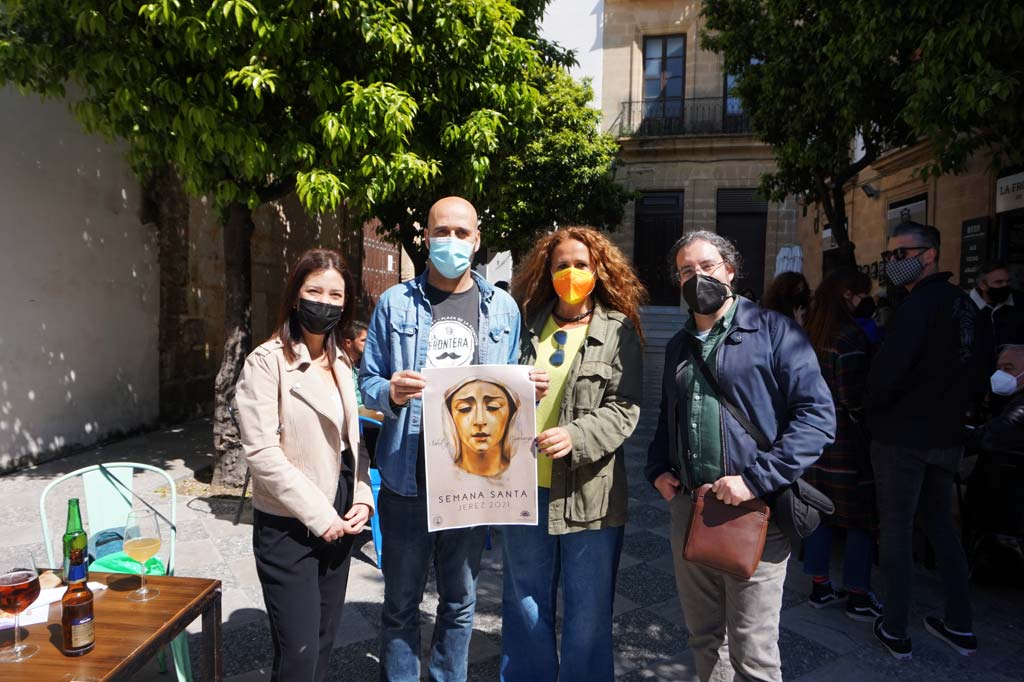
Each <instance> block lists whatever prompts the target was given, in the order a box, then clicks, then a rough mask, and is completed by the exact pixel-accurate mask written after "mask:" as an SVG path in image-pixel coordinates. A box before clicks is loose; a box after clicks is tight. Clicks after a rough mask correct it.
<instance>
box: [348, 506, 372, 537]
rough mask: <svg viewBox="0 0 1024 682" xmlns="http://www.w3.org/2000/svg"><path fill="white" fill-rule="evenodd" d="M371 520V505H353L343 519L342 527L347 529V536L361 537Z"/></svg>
mask: <svg viewBox="0 0 1024 682" xmlns="http://www.w3.org/2000/svg"><path fill="white" fill-rule="evenodd" d="M369 520H370V507H369V505H366V504H363V503H362V502H359V503H357V504H353V505H352V508H351V509H349V510H348V512H346V514H345V516H344V518H343V519H342V526H343V527H344V528H345V534H346V535H359V534H360V533H362V532H363V528H364V527H365V526H366V522H367V521H369Z"/></svg>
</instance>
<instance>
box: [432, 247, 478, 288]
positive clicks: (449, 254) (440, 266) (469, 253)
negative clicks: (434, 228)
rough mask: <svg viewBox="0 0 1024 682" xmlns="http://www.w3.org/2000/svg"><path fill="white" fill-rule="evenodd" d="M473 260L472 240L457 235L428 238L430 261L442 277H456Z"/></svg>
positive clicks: (460, 274)
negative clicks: (459, 237) (468, 240)
mask: <svg viewBox="0 0 1024 682" xmlns="http://www.w3.org/2000/svg"><path fill="white" fill-rule="evenodd" d="M472 260H473V242H467V241H466V240H464V239H458V238H457V237H435V238H433V239H431V240H430V263H431V265H433V266H434V267H435V268H437V271H438V272H439V273H441V276H442V277H446V278H448V279H458V278H459V277H461V276H462V273H464V272H465V271H466V269H467V268H469V263H470V261H472Z"/></svg>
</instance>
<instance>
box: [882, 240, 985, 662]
mask: <svg viewBox="0 0 1024 682" xmlns="http://www.w3.org/2000/svg"><path fill="white" fill-rule="evenodd" d="M882 258H883V259H884V260H885V264H886V265H885V274H886V277H888V279H889V281H890V282H892V283H893V284H894V285H896V286H902V287H906V289H907V290H908V291H909V292H910V293H909V295H908V296H907V298H906V300H904V302H903V304H902V305H901V306H900V307H899V308H898V309H897V310H896V312H895V314H894V315H893V318H892V320H891V321H890V323H889V325H888V326H887V327H886V338H885V341H884V342H883V343H882V347H881V348H880V349H879V351H878V354H877V356H876V357H875V359H874V361H873V362H872V364H871V371H870V374H869V375H868V383H867V400H866V401H865V402H866V407H867V420H868V430H869V431H870V432H871V437H872V442H871V463H872V465H873V467H874V474H875V486H876V493H877V499H878V512H879V520H880V525H881V528H880V531H881V543H880V544H881V550H882V557H881V558H882V573H883V577H884V579H885V587H886V591H885V592H886V594H885V615H884V616H881V617H879V619H878V620H877V621H876V622H875V636H876V637H877V638H878V640H879V641H880V642H881V643H882V644H883V645H884V646H885V647H886V649H887V650H888V651H889V652H890V653H891V654H892V655H893V656H894V657H895V658H897V659H909V658H910V657H911V641H910V633H909V630H908V629H907V627H908V620H909V616H910V597H911V586H912V583H913V571H914V566H913V562H914V558H913V547H912V541H913V532H914V518H915V515H916V514H917V512H918V511H920V512H921V515H920V516H921V520H922V522H923V524H924V529H925V532H926V533H927V535H928V539H929V541H930V542H931V545H932V548H933V549H934V550H935V555H936V559H937V560H938V565H939V572H940V573H941V575H942V583H943V586H944V587H945V592H946V608H945V613H944V615H943V617H942V618H939V617H937V616H927V617H926V618H925V619H924V626H925V629H926V630H927V631H928V632H929V633H931V634H932V635H934V636H935V637H937V638H939V639H940V640H942V641H943V642H945V643H946V644H948V645H949V646H950V647H952V648H953V649H954V650H955V651H957V652H958V653H960V654H962V655H965V656H968V655H970V654H973V653H974V652H975V650H976V649H977V646H978V643H977V639H976V637H975V636H974V633H973V632H972V625H973V624H972V616H971V603H970V595H969V592H968V587H967V561H966V559H965V558H964V552H963V548H962V547H961V546H960V542H959V540H958V538H957V533H956V531H955V530H954V529H953V523H952V518H951V513H950V498H951V497H952V492H953V477H954V475H955V473H956V471H957V467H958V465H959V463H960V457H961V455H962V452H963V422H964V415H965V413H966V411H967V409H968V408H969V406H970V402H971V376H972V371H973V366H972V355H973V344H974V323H975V317H976V315H977V306H975V305H974V304H973V303H972V302H971V300H970V298H969V297H968V296H967V294H966V293H964V292H963V291H961V290H960V289H959V288H958V287H956V286H954V285H953V284H951V283H950V282H949V279H950V277H951V276H952V274H951V273H949V272H939V231H938V230H936V229H935V228H934V227H931V226H930V225H921V224H920V223H915V222H904V223H900V224H899V225H897V226H896V227H895V228H894V229H893V231H892V234H891V236H890V237H889V250H888V251H885V252H883V253H882Z"/></svg>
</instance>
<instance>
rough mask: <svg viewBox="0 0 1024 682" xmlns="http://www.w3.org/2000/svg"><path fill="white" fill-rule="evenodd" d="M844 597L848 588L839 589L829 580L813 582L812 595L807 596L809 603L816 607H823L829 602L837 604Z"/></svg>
mask: <svg viewBox="0 0 1024 682" xmlns="http://www.w3.org/2000/svg"><path fill="white" fill-rule="evenodd" d="M843 599H846V590H837V589H836V588H834V587H832V582H831V581H829V582H827V583H811V596H810V597H808V598H807V603H808V604H810V605H811V606H813V607H814V608H816V609H823V608H825V607H826V606H828V605H829V604H835V603H836V602H838V601H842V600H843Z"/></svg>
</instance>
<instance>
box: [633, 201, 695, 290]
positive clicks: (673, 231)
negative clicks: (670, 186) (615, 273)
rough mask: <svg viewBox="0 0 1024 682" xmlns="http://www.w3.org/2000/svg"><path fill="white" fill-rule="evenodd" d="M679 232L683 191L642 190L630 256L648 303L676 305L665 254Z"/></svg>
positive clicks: (681, 229) (638, 202)
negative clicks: (643, 287) (644, 288)
mask: <svg viewBox="0 0 1024 682" xmlns="http://www.w3.org/2000/svg"><path fill="white" fill-rule="evenodd" d="M682 236H683V193H682V192H646V193H644V194H641V195H640V198H638V199H637V201H636V228H635V231H634V240H635V241H634V246H633V254H634V256H633V260H634V262H635V263H636V269H637V274H639V276H640V281H641V282H643V283H644V286H646V287H647V293H648V294H649V296H650V304H651V305H665V306H676V305H679V288H678V287H676V286H675V284H673V282H672V280H671V278H670V277H669V265H668V254H669V251H670V250H671V249H672V245H673V244H675V243H676V241H677V240H678V239H679V238H680V237H682Z"/></svg>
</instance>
